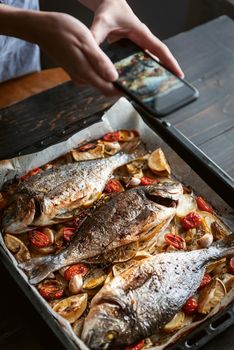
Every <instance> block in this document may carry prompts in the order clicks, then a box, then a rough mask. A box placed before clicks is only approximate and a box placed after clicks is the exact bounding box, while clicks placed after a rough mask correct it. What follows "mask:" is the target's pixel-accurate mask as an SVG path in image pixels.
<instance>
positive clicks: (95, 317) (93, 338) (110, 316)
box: [81, 302, 132, 350]
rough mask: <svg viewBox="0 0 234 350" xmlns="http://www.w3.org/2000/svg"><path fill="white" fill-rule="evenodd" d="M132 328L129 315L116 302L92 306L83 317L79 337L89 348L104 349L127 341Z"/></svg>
mask: <svg viewBox="0 0 234 350" xmlns="http://www.w3.org/2000/svg"><path fill="white" fill-rule="evenodd" d="M131 333H132V329H131V323H130V322H129V317H128V316H126V315H124V312H123V310H122V308H121V306H120V305H118V304H117V303H111V302H104V303H101V304H98V305H95V306H93V307H92V308H91V309H90V311H89V314H88V316H87V317H86V319H85V323H84V327H83V331H82V335H81V339H82V340H83V341H84V342H85V344H86V345H87V346H88V347H89V348H90V349H94V350H95V349H99V350H102V349H103V350H106V349H109V348H110V347H112V346H116V345H120V344H126V343H129V340H128V338H129V337H131Z"/></svg>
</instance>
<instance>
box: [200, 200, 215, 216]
mask: <svg viewBox="0 0 234 350" xmlns="http://www.w3.org/2000/svg"><path fill="white" fill-rule="evenodd" d="M196 202H197V206H198V208H199V209H200V210H203V211H208V213H213V212H214V210H213V208H212V207H211V206H210V205H209V204H208V203H206V201H205V200H204V199H203V198H202V197H197V198H196Z"/></svg>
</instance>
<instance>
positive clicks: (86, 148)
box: [78, 143, 97, 152]
mask: <svg viewBox="0 0 234 350" xmlns="http://www.w3.org/2000/svg"><path fill="white" fill-rule="evenodd" d="M96 146H97V145H96V143H86V145H83V146H80V147H79V148H78V151H79V152H85V151H89V150H91V149H94V148H96Z"/></svg>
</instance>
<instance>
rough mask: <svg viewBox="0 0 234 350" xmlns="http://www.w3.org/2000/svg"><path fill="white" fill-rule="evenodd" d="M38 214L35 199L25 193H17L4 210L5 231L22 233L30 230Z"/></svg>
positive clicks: (3, 222)
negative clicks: (29, 227)
mask: <svg viewBox="0 0 234 350" xmlns="http://www.w3.org/2000/svg"><path fill="white" fill-rule="evenodd" d="M35 214H36V205H35V201H34V199H32V198H31V197H29V196H27V195H25V194H16V195H15V196H14V197H13V199H12V201H11V203H10V204H9V206H8V207H7V208H6V209H5V210H4V213H3V217H2V226H3V231H4V232H5V233H15V234H16V233H21V232H24V231H27V230H28V226H29V225H31V224H32V222H33V220H34V217H35Z"/></svg>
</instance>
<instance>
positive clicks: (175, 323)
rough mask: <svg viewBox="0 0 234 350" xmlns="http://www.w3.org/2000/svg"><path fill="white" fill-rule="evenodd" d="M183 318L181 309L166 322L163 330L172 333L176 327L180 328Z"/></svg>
mask: <svg viewBox="0 0 234 350" xmlns="http://www.w3.org/2000/svg"><path fill="white" fill-rule="evenodd" d="M184 320H185V314H184V312H183V311H179V312H178V313H177V314H176V315H175V316H174V317H173V319H172V320H171V321H170V322H169V323H167V324H166V325H165V326H164V328H163V330H164V331H165V332H166V333H172V332H175V331H177V330H178V329H180V328H181V327H182V325H183V323H184Z"/></svg>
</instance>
